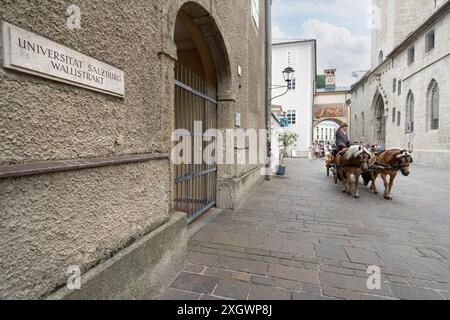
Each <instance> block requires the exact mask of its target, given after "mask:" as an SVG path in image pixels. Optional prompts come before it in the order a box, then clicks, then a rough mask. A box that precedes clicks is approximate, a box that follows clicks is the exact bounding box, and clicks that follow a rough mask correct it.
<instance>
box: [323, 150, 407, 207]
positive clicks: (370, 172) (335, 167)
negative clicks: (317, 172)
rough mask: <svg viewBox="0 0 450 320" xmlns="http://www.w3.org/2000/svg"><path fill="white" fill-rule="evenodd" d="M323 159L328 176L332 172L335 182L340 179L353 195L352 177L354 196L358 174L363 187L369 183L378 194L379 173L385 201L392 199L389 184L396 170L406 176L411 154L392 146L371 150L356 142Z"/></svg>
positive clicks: (357, 193)
mask: <svg viewBox="0 0 450 320" xmlns="http://www.w3.org/2000/svg"><path fill="white" fill-rule="evenodd" d="M325 160H326V161H325V163H326V164H325V165H326V169H327V176H330V172H331V173H332V174H333V180H334V183H335V184H338V182H339V181H341V182H342V184H343V186H344V188H343V192H344V193H347V194H349V195H352V183H353V181H352V176H353V177H354V178H355V181H354V184H355V195H354V197H355V198H359V186H360V178H361V177H362V178H363V180H364V185H365V186H367V185H369V183H370V182H372V185H371V187H370V190H371V191H372V192H373V193H375V194H377V193H378V190H377V186H376V180H377V178H378V177H379V176H380V177H381V179H382V180H383V183H384V186H385V192H384V197H385V198H386V199H388V200H392V195H391V192H392V187H393V185H394V181H395V179H396V177H397V175H398V172H399V171H400V172H401V173H402V174H403V175H404V176H409V166H410V164H411V163H412V162H413V159H412V156H411V154H410V153H409V152H408V151H407V150H402V149H391V150H385V151H381V152H373V151H371V150H369V149H367V148H365V147H363V146H358V145H356V146H351V147H349V148H344V149H341V150H334V151H333V152H332V153H331V154H330V155H328V157H327V158H326V159H325ZM388 177H389V179H388Z"/></svg>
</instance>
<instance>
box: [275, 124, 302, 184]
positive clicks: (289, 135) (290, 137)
mask: <svg viewBox="0 0 450 320" xmlns="http://www.w3.org/2000/svg"><path fill="white" fill-rule="evenodd" d="M297 140H298V135H297V134H295V133H293V132H283V133H282V134H280V143H281V148H282V151H281V153H280V166H279V167H278V173H277V174H278V175H279V176H284V175H285V174H286V166H285V165H284V158H285V157H286V155H287V152H288V150H289V148H290V147H293V146H295V144H296V143H297Z"/></svg>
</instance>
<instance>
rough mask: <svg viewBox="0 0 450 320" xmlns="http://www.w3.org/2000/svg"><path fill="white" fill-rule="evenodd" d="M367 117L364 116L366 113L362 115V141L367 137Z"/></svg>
mask: <svg viewBox="0 0 450 320" xmlns="http://www.w3.org/2000/svg"><path fill="white" fill-rule="evenodd" d="M365 122H366V121H365V116H364V112H363V113H362V114H361V124H362V137H361V138H362V139H364V136H365V135H366V128H365V125H366V124H365Z"/></svg>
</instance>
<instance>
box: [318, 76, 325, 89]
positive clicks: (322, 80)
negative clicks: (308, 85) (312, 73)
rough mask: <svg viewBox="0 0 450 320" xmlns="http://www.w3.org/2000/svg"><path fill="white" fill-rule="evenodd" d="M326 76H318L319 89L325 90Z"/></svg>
mask: <svg viewBox="0 0 450 320" xmlns="http://www.w3.org/2000/svg"><path fill="white" fill-rule="evenodd" d="M325 80H326V76H325V75H324V74H318V75H317V89H325Z"/></svg>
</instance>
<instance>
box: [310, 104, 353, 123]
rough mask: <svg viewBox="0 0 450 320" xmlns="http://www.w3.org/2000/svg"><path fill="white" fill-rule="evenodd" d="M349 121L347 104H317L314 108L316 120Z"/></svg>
mask: <svg viewBox="0 0 450 320" xmlns="http://www.w3.org/2000/svg"><path fill="white" fill-rule="evenodd" d="M330 118H337V119H348V106H347V105H346V104H316V105H315V106H314V119H315V120H321V119H330Z"/></svg>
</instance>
